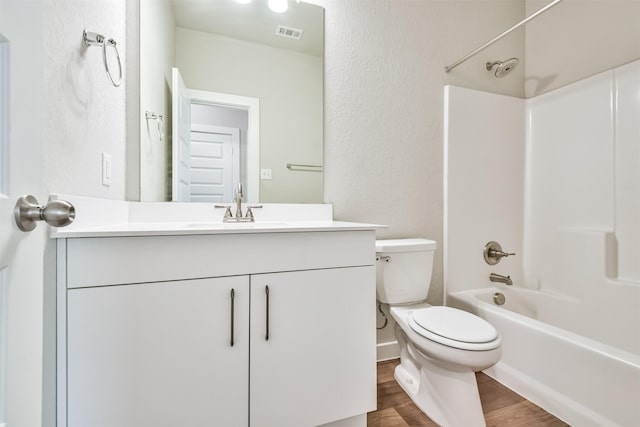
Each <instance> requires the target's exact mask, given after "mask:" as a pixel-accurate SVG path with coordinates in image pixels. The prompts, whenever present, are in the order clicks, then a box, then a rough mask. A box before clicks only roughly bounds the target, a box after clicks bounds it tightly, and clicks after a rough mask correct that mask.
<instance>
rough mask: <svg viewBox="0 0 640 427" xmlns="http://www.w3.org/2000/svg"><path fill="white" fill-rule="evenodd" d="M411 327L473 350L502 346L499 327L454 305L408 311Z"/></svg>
mask: <svg viewBox="0 0 640 427" xmlns="http://www.w3.org/2000/svg"><path fill="white" fill-rule="evenodd" d="M408 324H409V327H410V328H411V329H412V330H413V331H414V332H416V333H417V334H419V335H421V336H422V337H424V338H427V339H429V340H431V341H434V342H437V343H439V344H443V345H446V346H448V347H453V348H458V349H461V350H470V351H486V350H493V349H495V348H497V347H499V346H500V341H501V340H500V339H499V338H500V336H499V335H498V331H496V329H495V328H494V327H493V326H492V325H491V324H490V323H489V322H487V321H485V320H484V319H481V318H480V317H478V316H475V315H473V314H471V313H467V312H466V311H463V310H458V309H455V308H452V307H443V306H435V307H427V308H421V309H417V310H413V311H411V312H410V313H409V315H408Z"/></svg>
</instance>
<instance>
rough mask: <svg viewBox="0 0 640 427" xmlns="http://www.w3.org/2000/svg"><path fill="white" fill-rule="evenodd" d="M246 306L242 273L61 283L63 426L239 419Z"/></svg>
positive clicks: (196, 426) (140, 426)
mask: <svg viewBox="0 0 640 427" xmlns="http://www.w3.org/2000/svg"><path fill="white" fill-rule="evenodd" d="M232 289H233V290H234V302H235V309H234V317H235V319H234V320H235V322H234V336H233V338H234V340H233V346H232V345H231V290H232ZM248 305H249V277H248V276H236V277H226V278H215V279H199V280H186V281H176V282H160V283H146V284H134V285H123V286H106V287H96V288H82V289H71V290H69V291H68V304H67V308H68V329H67V331H68V335H67V336H68V352H67V354H68V359H67V363H68V374H67V375H68V377H67V381H68V425H69V426H73V427H88V426H90V427H98V426H105V427H106V426H109V427H114V426H122V427H125V426H135V427H144V426H153V427H157V426H171V427H174V426H193V427H201V426H230V427H232V426H243V427H245V426H247V425H248V416H247V414H248V404H247V402H248V398H249V393H248V384H247V376H248V366H249V365H248V364H249V360H248V354H249V345H248V343H249V338H248V335H249V332H248V329H249V325H248V320H249V313H248Z"/></svg>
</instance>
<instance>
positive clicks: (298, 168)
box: [287, 163, 322, 172]
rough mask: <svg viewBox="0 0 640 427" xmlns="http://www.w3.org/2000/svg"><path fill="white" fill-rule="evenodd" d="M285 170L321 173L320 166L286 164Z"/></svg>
mask: <svg viewBox="0 0 640 427" xmlns="http://www.w3.org/2000/svg"><path fill="white" fill-rule="evenodd" d="M287 169H289V170H290V171H293V172H322V165H302V164H298V163H287Z"/></svg>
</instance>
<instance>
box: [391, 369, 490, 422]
mask: <svg viewBox="0 0 640 427" xmlns="http://www.w3.org/2000/svg"><path fill="white" fill-rule="evenodd" d="M429 369H433V368H432V367H430V368H429ZM440 369H441V368H440ZM436 370H437V369H436ZM412 371H414V369H411V368H407V367H406V366H404V365H403V364H402V363H401V364H400V365H398V366H396V369H395V372H394V377H395V379H396V381H397V382H398V384H399V385H400V387H402V389H403V390H404V391H405V392H406V393H407V394H408V395H409V397H411V400H412V401H413V402H414V403H415V404H416V406H417V407H418V408H420V410H421V411H422V412H424V413H425V414H426V415H427V416H428V417H429V418H431V420H432V421H433V422H435V423H436V424H438V425H439V426H443V427H459V426H464V427H485V426H486V424H485V420H484V415H483V413H482V406H481V404H480V395H479V394H478V386H477V383H476V377H475V374H474V373H473V372H455V373H454V374H453V375H452V372H451V371H450V370H447V371H446V372H435V371H434V370H431V371H429V370H427V369H421V370H420V371H419V372H418V374H417V375H416V373H415V372H412ZM443 371H444V370H443Z"/></svg>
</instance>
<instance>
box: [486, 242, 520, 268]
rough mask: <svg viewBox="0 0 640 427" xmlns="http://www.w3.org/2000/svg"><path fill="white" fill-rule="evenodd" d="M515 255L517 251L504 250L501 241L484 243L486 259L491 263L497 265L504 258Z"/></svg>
mask: <svg viewBox="0 0 640 427" xmlns="http://www.w3.org/2000/svg"><path fill="white" fill-rule="evenodd" d="M511 255H515V253H509V252H504V251H503V250H502V246H500V243H498V242H494V241H491V242H489V243H487V244H486V245H484V260H485V262H486V263H487V264H489V265H496V264H497V263H499V262H500V260H501V259H502V258H506V257H508V256H511Z"/></svg>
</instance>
